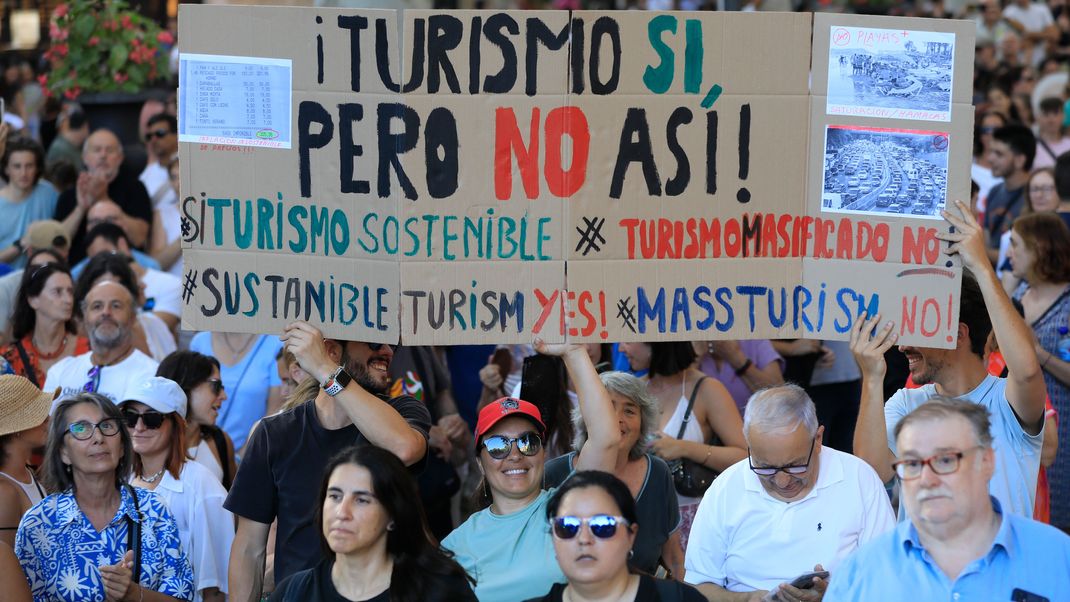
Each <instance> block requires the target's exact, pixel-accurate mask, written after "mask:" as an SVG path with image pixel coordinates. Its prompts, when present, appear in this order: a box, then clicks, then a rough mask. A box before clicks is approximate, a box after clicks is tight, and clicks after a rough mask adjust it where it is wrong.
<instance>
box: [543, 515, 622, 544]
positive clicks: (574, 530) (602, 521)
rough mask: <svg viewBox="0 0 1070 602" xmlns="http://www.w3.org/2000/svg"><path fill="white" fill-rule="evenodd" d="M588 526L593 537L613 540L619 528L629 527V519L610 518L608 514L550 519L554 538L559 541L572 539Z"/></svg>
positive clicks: (620, 517)
mask: <svg viewBox="0 0 1070 602" xmlns="http://www.w3.org/2000/svg"><path fill="white" fill-rule="evenodd" d="M585 524H586V525H587V528H588V529H590V530H591V535H594V536H595V537H597V538H598V539H612V538H613V536H614V535H616V534H617V526H618V525H621V526H627V525H628V519H626V518H624V517H623V516H609V515H608V514H596V515H594V516H591V517H588V518H580V517H578V516H558V517H557V518H552V519H550V526H551V527H552V529H553V532H554V537H557V538H558V539H572V538H573V537H576V535H578V534H579V532H580V527H582V526H583V525H585Z"/></svg>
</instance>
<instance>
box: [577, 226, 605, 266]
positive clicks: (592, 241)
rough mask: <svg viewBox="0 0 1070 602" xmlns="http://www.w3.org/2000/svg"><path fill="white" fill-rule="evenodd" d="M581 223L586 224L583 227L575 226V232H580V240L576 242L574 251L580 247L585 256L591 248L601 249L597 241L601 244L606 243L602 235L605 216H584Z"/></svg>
mask: <svg viewBox="0 0 1070 602" xmlns="http://www.w3.org/2000/svg"><path fill="white" fill-rule="evenodd" d="M583 223H584V224H586V226H587V227H586V228H585V229H581V228H580V227H579V226H576V232H579V233H580V242H578V243H576V252H579V251H580V249H581V248H582V249H583V255H584V257H586V256H587V254H588V253H590V252H591V249H594V250H595V251H601V250H602V247H601V246H600V245H599V244H598V243H599V241H601V243H602V244H606V239H605V237H603V236H602V226H604V225H605V223H606V218H604V217H603V218H601V219H599V218H597V217H593V218H592V217H585V218H583ZM584 245H587V246H584Z"/></svg>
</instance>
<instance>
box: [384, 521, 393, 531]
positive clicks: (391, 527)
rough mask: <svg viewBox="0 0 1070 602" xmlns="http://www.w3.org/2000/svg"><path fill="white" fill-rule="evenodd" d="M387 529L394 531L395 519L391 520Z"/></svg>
mask: <svg viewBox="0 0 1070 602" xmlns="http://www.w3.org/2000/svg"><path fill="white" fill-rule="evenodd" d="M386 530H387V531H393V530H394V521H390V524H388V525H387V526H386Z"/></svg>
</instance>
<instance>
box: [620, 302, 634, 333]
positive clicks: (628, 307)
mask: <svg viewBox="0 0 1070 602" xmlns="http://www.w3.org/2000/svg"><path fill="white" fill-rule="evenodd" d="M631 302H632V298H631V297H625V298H623V299H621V300H619V301H617V317H618V318H621V320H623V323H624V327H625V328H627V329H628V330H630V331H632V332H635V306H634V305H632V304H631Z"/></svg>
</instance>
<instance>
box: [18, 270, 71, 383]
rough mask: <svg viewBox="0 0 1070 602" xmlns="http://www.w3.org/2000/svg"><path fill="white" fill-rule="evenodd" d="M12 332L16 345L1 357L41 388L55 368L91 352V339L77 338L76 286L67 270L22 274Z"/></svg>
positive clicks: (25, 272) (37, 271)
mask: <svg viewBox="0 0 1070 602" xmlns="http://www.w3.org/2000/svg"><path fill="white" fill-rule="evenodd" d="M11 329H12V330H11V335H12V341H13V342H12V343H11V344H10V345H6V346H4V347H3V348H2V349H0V355H2V356H3V358H4V360H6V361H7V363H8V364H9V365H10V366H11V370H12V372H14V373H15V374H18V375H19V376H25V377H26V378H27V379H29V381H30V382H32V383H33V384H34V385H36V386H38V387H40V386H42V385H44V383H45V374H47V373H48V369H49V368H51V367H52V365H53V364H55V363H56V362H58V361H60V360H61V359H63V358H65V357H70V356H74V355H81V354H83V353H85V352H87V351H89V341H88V339H86V338H85V337H79V336H77V335H76V334H75V325H74V283H73V281H72V280H71V274H70V272H68V271H67V268H65V267H63V266H62V265H60V264H58V263H46V264H43V265H38V266H32V267H30V268H27V269H26V270H25V271H23V273H22V284H21V285H20V286H19V292H18V294H17V295H16V296H15V311H14V313H13V314H12V316H11Z"/></svg>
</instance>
